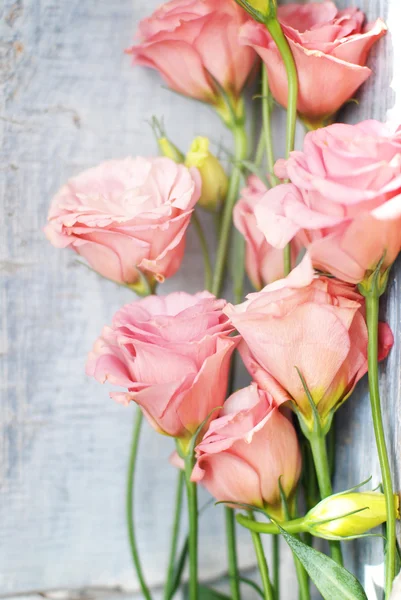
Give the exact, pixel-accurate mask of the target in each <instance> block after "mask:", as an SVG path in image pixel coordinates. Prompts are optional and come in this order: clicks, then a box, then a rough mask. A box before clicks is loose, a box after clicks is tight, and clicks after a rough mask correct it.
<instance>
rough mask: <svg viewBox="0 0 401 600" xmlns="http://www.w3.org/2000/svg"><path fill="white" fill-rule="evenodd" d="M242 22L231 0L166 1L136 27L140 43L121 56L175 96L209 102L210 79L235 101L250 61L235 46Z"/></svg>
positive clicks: (212, 97)
mask: <svg viewBox="0 0 401 600" xmlns="http://www.w3.org/2000/svg"><path fill="white" fill-rule="evenodd" d="M247 18H248V17H247V15H246V13H245V12H244V11H243V10H242V9H241V8H240V7H239V6H237V5H236V4H235V2H234V1H233V0H219V1H218V2H216V0H172V2H167V3H166V4H162V5H161V6H160V7H159V8H158V9H156V11H155V12H154V13H153V15H152V16H151V17H149V18H147V19H144V20H143V21H142V22H141V23H140V26H139V32H138V37H139V39H140V43H139V44H138V45H136V46H132V48H130V49H129V50H128V51H127V52H128V53H130V54H132V56H133V60H134V64H137V65H144V66H145V67H151V68H153V69H156V70H157V71H159V72H160V74H161V75H162V77H163V79H164V80H165V81H166V83H167V84H168V85H169V87H170V88H171V89H173V90H175V91H177V92H179V93H181V94H185V95H186V96H192V97H193V98H197V99H199V100H203V101H204V102H211V103H213V104H215V103H217V102H218V99H219V97H220V92H219V90H218V87H217V86H216V85H215V83H214V79H215V80H217V81H218V83H219V84H220V85H221V86H222V87H223V88H224V89H225V90H226V92H227V93H229V94H230V95H233V96H234V98H237V97H238V96H239V94H240V92H241V90H242V88H243V86H244V84H245V82H246V80H247V78H248V76H249V74H250V72H251V70H252V67H253V65H254V64H255V60H256V54H255V52H254V51H253V50H252V49H251V48H245V49H244V48H243V47H241V46H240V45H239V43H238V35H239V29H240V27H241V25H242V24H243V23H245V22H246V20H247Z"/></svg>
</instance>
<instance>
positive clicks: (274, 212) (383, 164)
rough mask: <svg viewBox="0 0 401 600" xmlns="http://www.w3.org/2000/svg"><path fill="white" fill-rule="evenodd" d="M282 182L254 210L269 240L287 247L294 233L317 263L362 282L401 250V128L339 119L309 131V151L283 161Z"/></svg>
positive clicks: (280, 167)
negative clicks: (290, 182) (341, 121)
mask: <svg viewBox="0 0 401 600" xmlns="http://www.w3.org/2000/svg"><path fill="white" fill-rule="evenodd" d="M275 170H276V173H277V175H278V176H279V177H281V178H287V177H288V178H289V179H290V180H291V181H292V184H285V185H281V186H277V187H276V188H274V189H272V190H270V191H269V192H268V193H267V194H266V196H265V204H264V206H263V207H262V206H261V205H259V206H258V207H257V209H256V218H257V223H258V226H259V228H260V229H261V230H262V231H263V233H264V234H265V236H266V239H267V241H268V242H269V243H270V244H272V245H273V246H275V247H278V248H279V247H281V248H282V247H284V246H285V245H286V244H287V242H289V241H290V240H291V239H292V238H293V237H294V236H297V238H298V240H299V241H300V242H301V243H302V244H303V245H304V246H307V247H308V249H309V253H310V255H311V258H312V260H313V263H314V265H315V266H316V267H317V268H318V269H320V270H322V271H328V272H330V273H332V274H333V275H335V276H336V277H339V278H340V279H343V280H344V281H349V282H351V283H359V282H361V281H362V280H363V279H364V278H365V276H366V274H367V272H369V271H373V270H375V268H376V266H377V264H378V263H379V261H380V260H381V259H382V258H383V256H384V262H383V267H382V268H383V269H387V267H389V266H390V265H391V264H392V263H393V262H394V260H395V259H396V257H397V255H398V253H399V252H400V249H401V127H398V129H395V128H392V129H390V128H388V127H387V126H385V125H383V124H382V123H379V122H378V121H364V122H362V123H359V124H358V125H345V124H336V125H331V126H330V127H326V128H324V129H319V130H317V131H314V132H310V133H308V134H307V136H306V138H305V142H304V151H303V152H292V153H291V156H290V158H289V159H288V161H278V163H277V164H276V169H275Z"/></svg>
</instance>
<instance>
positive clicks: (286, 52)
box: [266, 18, 298, 275]
mask: <svg viewBox="0 0 401 600" xmlns="http://www.w3.org/2000/svg"><path fill="white" fill-rule="evenodd" d="M266 27H267V29H268V30H269V33H270V35H271V36H272V38H273V40H274V42H275V44H276V46H277V49H278V51H279V53H280V55H281V58H282V59H283V62H284V67H285V71H286V73H287V81H288V100H287V135H286V156H287V158H288V157H289V155H290V153H291V152H292V151H293V150H294V144H295V129H296V126H297V102H298V74H297V67H296V65H295V61H294V57H293V55H292V52H291V48H290V46H289V44H288V42H287V39H286V37H285V35H284V33H283V30H282V29H281V25H280V23H279V22H278V20H277V19H276V18H274V19H268V21H267V22H266ZM290 272H291V245H290V244H288V245H287V246H286V248H285V249H284V274H285V275H288V274H289V273H290Z"/></svg>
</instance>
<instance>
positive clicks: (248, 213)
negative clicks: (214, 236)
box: [233, 175, 300, 290]
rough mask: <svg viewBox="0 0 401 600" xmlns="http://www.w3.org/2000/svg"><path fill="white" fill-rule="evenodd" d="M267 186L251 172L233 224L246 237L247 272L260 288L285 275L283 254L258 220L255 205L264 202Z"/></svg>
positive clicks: (296, 247)
mask: <svg viewBox="0 0 401 600" xmlns="http://www.w3.org/2000/svg"><path fill="white" fill-rule="evenodd" d="M266 192H267V187H266V185H265V184H264V183H263V181H261V180H260V179H259V178H258V177H256V176H255V175H251V176H250V177H249V179H248V185H247V187H245V188H244V189H243V190H242V192H241V197H240V199H239V201H238V202H237V203H236V205H235V207H234V215H233V218H234V225H235V227H236V228H237V229H238V231H239V232H240V233H242V235H243V236H244V238H245V242H246V250H245V266H246V272H247V274H248V277H249V279H250V281H251V282H252V284H253V286H254V287H255V288H256V289H257V290H260V289H261V288H262V287H263V286H265V285H267V284H268V283H272V282H273V281H276V280H277V279H281V278H282V277H284V253H283V251H282V250H279V249H277V248H274V247H273V246H271V245H270V244H269V243H268V242H267V241H266V238H265V236H264V235H263V233H262V231H261V230H260V229H259V227H258V225H257V223H256V217H255V208H256V206H257V205H258V204H259V203H260V202H263V198H264V195H265V194H266ZM299 249H300V246H299V244H298V243H297V241H296V240H294V242H293V244H292V261H293V263H294V262H295V260H296V257H297V254H298V251H299Z"/></svg>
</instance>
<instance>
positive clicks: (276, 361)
mask: <svg viewBox="0 0 401 600" xmlns="http://www.w3.org/2000/svg"><path fill="white" fill-rule="evenodd" d="M294 274H295V271H294V272H293V273H292V274H291V276H290V277H289V278H288V279H287V280H285V279H284V280H282V281H280V282H276V283H274V284H272V285H271V286H267V287H266V288H265V289H264V290H262V291H261V292H258V293H255V294H250V295H249V296H248V300H247V301H246V302H244V303H243V304H240V305H238V306H232V305H228V306H227V307H226V308H225V310H224V312H225V313H226V314H227V315H228V316H229V318H230V319H231V322H232V324H233V326H234V327H235V328H236V329H237V330H238V331H239V333H240V334H241V335H242V337H243V342H242V343H241V345H240V352H241V356H242V358H243V360H244V362H245V365H246V366H247V368H248V370H249V372H250V374H251V376H252V377H253V379H254V380H255V381H256V382H257V383H258V385H259V386H260V387H261V388H262V389H266V390H268V391H269V392H270V393H271V394H272V395H273V397H274V399H275V401H276V402H285V401H287V400H290V401H292V402H293V403H295V405H296V406H297V409H298V410H299V412H300V413H301V414H302V415H303V418H304V420H305V421H306V422H307V423H308V425H311V424H312V410H311V407H310V404H309V402H308V399H307V396H306V393H305V390H304V388H303V385H302V382H301V379H300V377H299V375H298V372H297V370H296V368H298V369H299V371H300V373H301V374H302V375H303V377H304V379H305V381H306V384H307V387H308V389H309V391H310V393H311V396H312V398H313V401H314V402H315V404H316V406H317V409H318V412H319V414H320V417H321V420H322V425H323V426H325V425H326V424H329V423H330V420H331V416H332V414H333V412H334V411H335V410H336V409H337V408H338V407H339V406H340V405H341V404H342V403H343V402H344V401H345V400H346V399H347V398H348V396H349V395H350V394H351V392H352V390H353V389H354V387H355V385H356V383H357V381H358V380H359V379H360V378H361V377H362V376H363V375H364V374H365V373H366V372H367V341H368V334H367V327H366V323H365V318H364V299H363V297H362V296H361V295H360V294H359V293H357V292H356V290H355V287H354V286H351V285H349V284H346V283H342V282H339V281H337V280H335V279H328V278H324V277H319V278H315V279H313V280H312V281H310V283H309V285H306V286H305V287H296V286H298V283H297V281H296V280H295V279H296V278H295V277H294ZM392 343H393V337H392V334H391V331H390V329H389V327H388V326H387V325H385V324H382V325H381V329H380V351H379V354H380V355H379V359H382V358H384V357H385V356H387V354H388V352H389V350H390V348H391V346H392Z"/></svg>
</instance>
